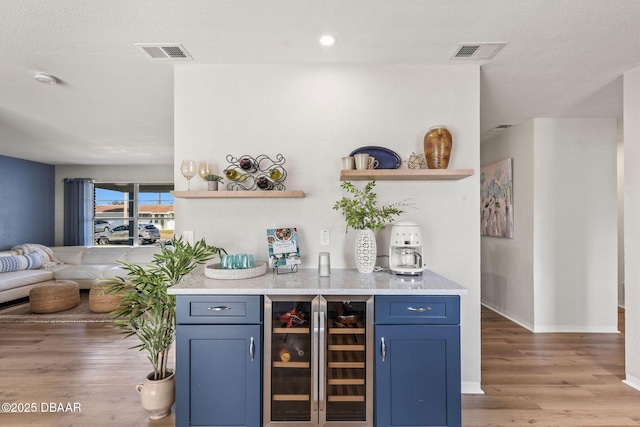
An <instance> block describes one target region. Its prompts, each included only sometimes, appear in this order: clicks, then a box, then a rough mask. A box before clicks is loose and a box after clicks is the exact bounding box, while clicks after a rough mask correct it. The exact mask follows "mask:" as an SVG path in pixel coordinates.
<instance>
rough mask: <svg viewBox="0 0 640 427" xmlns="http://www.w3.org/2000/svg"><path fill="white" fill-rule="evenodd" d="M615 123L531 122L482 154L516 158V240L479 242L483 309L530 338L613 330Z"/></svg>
mask: <svg viewBox="0 0 640 427" xmlns="http://www.w3.org/2000/svg"><path fill="white" fill-rule="evenodd" d="M616 139H617V138H616V120H615V119H533V120H530V121H527V122H525V123H523V124H521V125H518V126H514V127H512V128H509V129H508V130H506V131H504V132H503V133H502V134H500V135H499V136H497V137H496V138H494V139H492V140H491V141H489V142H486V143H484V144H483V145H482V164H483V165H485V164H490V163H493V162H495V161H497V160H501V159H504V158H508V157H512V158H513V200H514V238H513V239H501V238H495V237H482V302H483V303H484V304H485V305H487V306H488V307H491V308H492V309H494V310H496V311H498V312H499V313H501V314H503V315H505V316H506V317H508V318H510V319H512V320H514V321H515V322H517V323H519V324H521V325H522V326H524V327H526V328H528V329H530V330H533V331H535V332H616V331H617V320H618V316H617V299H618V290H617V281H618V279H617V215H618V214H617V209H618V208H617V200H616V199H617V196H616V185H617V177H616V173H617V172H616V169H617V166H616V156H617V147H616Z"/></svg>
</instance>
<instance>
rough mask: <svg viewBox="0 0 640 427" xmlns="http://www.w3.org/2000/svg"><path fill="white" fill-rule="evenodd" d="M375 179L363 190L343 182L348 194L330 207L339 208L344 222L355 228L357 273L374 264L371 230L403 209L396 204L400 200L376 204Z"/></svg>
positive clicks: (375, 250)
mask: <svg viewBox="0 0 640 427" xmlns="http://www.w3.org/2000/svg"><path fill="white" fill-rule="evenodd" d="M375 185H376V182H375V181H371V182H369V183H367V185H366V186H365V187H364V189H362V190H360V189H358V188H356V186H355V185H353V184H352V183H350V182H348V181H345V182H343V183H342V185H341V187H342V188H343V189H344V190H346V191H347V193H349V194H351V196H350V197H343V198H342V199H340V200H338V201H337V202H336V203H335V204H334V205H333V209H335V210H340V211H341V212H342V215H344V219H345V220H346V221H347V231H348V230H349V228H353V229H354V230H357V231H358V233H357V234H356V247H355V255H356V268H357V269H358V271H359V272H360V273H371V272H373V269H374V267H375V264H376V255H377V246H376V238H375V235H374V234H373V232H374V231H378V230H383V229H384V228H385V227H386V225H387V224H388V223H390V222H392V221H393V219H394V217H395V216H397V215H400V214H401V213H402V212H403V211H402V210H400V209H399V206H404V203H403V202H399V203H394V204H390V205H384V206H378V205H377V201H376V197H377V195H376V193H374V192H373V187H375Z"/></svg>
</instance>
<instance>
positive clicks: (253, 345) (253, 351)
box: [249, 337, 256, 362]
mask: <svg viewBox="0 0 640 427" xmlns="http://www.w3.org/2000/svg"><path fill="white" fill-rule="evenodd" d="M255 354H256V342H255V340H254V339H253V337H251V342H250V343H249V355H250V356H251V361H252V362H253V357H254V356H255Z"/></svg>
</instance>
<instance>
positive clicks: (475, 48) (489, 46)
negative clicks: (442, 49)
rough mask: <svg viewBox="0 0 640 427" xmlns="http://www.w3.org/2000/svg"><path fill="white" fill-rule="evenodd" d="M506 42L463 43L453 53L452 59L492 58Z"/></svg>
mask: <svg viewBox="0 0 640 427" xmlns="http://www.w3.org/2000/svg"><path fill="white" fill-rule="evenodd" d="M505 45H506V43H462V44H461V45H460V46H458V47H457V48H456V51H455V52H454V53H453V55H451V59H473V60H482V59H492V58H493V57H494V56H496V55H497V54H498V52H500V50H501V49H502V48H503V47H505Z"/></svg>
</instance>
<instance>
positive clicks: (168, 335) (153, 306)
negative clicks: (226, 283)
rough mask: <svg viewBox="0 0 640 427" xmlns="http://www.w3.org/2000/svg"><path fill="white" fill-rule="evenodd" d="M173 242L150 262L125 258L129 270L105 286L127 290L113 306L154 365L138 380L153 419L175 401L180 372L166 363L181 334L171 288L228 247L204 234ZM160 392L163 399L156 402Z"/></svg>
mask: <svg viewBox="0 0 640 427" xmlns="http://www.w3.org/2000/svg"><path fill="white" fill-rule="evenodd" d="M171 243H172V244H171V245H163V246H162V248H161V251H160V253H158V254H155V255H154V259H153V262H152V264H151V266H140V265H135V264H129V263H126V262H123V263H122V264H123V269H124V270H125V271H126V272H127V276H126V277H118V278H116V279H113V280H110V281H109V287H108V288H107V290H106V291H105V292H109V293H114V294H117V295H121V296H122V301H121V302H120V305H119V306H118V308H116V309H115V310H114V311H113V312H112V314H113V315H114V316H115V318H114V321H113V322H114V326H115V327H116V328H117V329H119V330H121V331H122V333H123V334H124V335H125V336H126V337H130V336H135V337H136V338H138V339H139V341H140V343H139V344H138V345H136V346H134V347H131V348H137V349H139V350H140V351H146V352H147V357H148V359H149V362H151V365H152V367H153V372H151V373H150V374H149V375H148V376H147V380H146V381H145V382H144V383H141V384H138V385H137V386H136V388H137V389H138V392H139V393H140V395H141V400H142V405H143V407H145V409H147V411H148V412H149V417H150V418H152V419H158V418H163V417H165V416H167V415H169V413H170V412H171V405H173V402H174V401H175V375H174V371H173V370H172V369H170V368H168V367H167V359H168V354H169V350H170V348H171V345H172V344H173V342H174V340H175V337H176V319H175V313H176V297H175V295H169V293H168V292H167V291H168V290H169V288H171V287H173V286H175V285H177V284H178V283H180V282H181V281H182V280H183V279H184V278H185V277H186V276H187V275H188V274H190V273H191V272H192V271H193V270H194V269H195V268H196V267H197V266H198V265H202V264H204V263H205V262H206V261H208V260H210V259H212V258H213V257H215V256H216V255H217V256H220V254H221V253H226V251H225V250H224V249H222V248H218V247H215V246H210V245H208V244H207V243H206V242H205V240H204V239H202V240H199V241H197V242H195V243H194V244H193V245H191V244H190V243H187V242H184V241H183V240H182V239H176V240H173V241H172V242H171ZM155 398H158V399H159V400H163V402H156V401H155Z"/></svg>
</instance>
